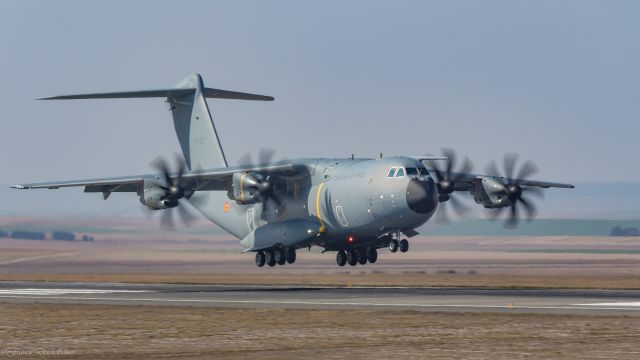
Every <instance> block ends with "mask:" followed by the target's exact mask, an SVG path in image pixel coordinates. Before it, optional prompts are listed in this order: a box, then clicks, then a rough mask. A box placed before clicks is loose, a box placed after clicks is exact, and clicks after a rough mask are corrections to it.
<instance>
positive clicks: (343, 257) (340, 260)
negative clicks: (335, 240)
mask: <svg viewBox="0 0 640 360" xmlns="http://www.w3.org/2000/svg"><path fill="white" fill-rule="evenodd" d="M336 263H337V264H338V266H344V265H345V264H346V263H347V254H345V252H344V251H343V250H340V251H338V253H337V254H336Z"/></svg>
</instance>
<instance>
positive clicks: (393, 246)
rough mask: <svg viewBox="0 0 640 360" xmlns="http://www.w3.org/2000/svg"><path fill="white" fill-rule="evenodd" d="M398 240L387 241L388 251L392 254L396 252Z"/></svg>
mask: <svg viewBox="0 0 640 360" xmlns="http://www.w3.org/2000/svg"><path fill="white" fill-rule="evenodd" d="M398 246H399V244H398V240H395V239H394V240H391V241H389V251H391V252H392V253H394V252H396V251H398Z"/></svg>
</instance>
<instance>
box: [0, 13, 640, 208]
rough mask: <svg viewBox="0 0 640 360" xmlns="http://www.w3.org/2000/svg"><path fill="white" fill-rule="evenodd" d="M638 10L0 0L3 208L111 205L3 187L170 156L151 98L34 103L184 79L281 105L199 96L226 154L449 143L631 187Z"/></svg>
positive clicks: (483, 157)
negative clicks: (268, 97) (199, 77)
mask: <svg viewBox="0 0 640 360" xmlns="http://www.w3.org/2000/svg"><path fill="white" fill-rule="evenodd" d="M639 13H640V2H637V1H610V2H604V1H544V0H543V1H506V0H505V1H456V2H452V1H348V2H347V1H323V2H311V1H226V2H223V1H180V2H175V1H108V2H87V1H56V2H52V1H23V0H21V1H12V0H4V1H2V2H0V49H2V50H1V54H2V56H0V105H2V112H1V114H2V115H1V116H0V125H1V129H2V130H1V132H0V133H1V134H2V145H1V148H0V149H1V150H2V151H0V186H2V188H3V190H1V191H0V197H4V198H5V199H6V201H3V202H2V203H3V204H2V205H1V206H0V213H1V212H11V211H12V210H15V211H18V212H29V211H30V209H31V210H34V211H35V209H36V208H38V209H40V208H42V209H50V211H55V209H56V208H59V209H62V210H63V211H64V209H65V207H64V206H62V205H65V204H60V202H63V203H65V202H67V201H68V202H73V203H74V204H77V206H76V207H74V209H78V210H77V211H81V210H79V209H82V208H86V209H87V211H89V212H91V211H93V208H94V207H96V206H98V207H103V206H104V207H103V210H101V211H111V212H118V211H122V209H123V208H122V206H123V205H122V204H123V202H118V201H119V200H116V201H115V202H114V203H113V205H106V206H105V205H103V204H102V203H98V202H97V200H96V199H95V198H92V199H91V200H80V198H81V197H83V194H81V193H80V192H79V191H78V190H75V192H69V191H65V192H64V193H63V194H64V195H63V196H61V195H56V194H52V192H46V191H45V192H41V193H37V194H29V195H27V194H20V196H18V195H16V194H15V193H9V191H13V190H6V186H7V185H9V184H13V183H22V182H37V181H45V180H64V179H76V178H92V177H107V176H120V175H133V174H143V173H148V172H149V171H150V168H149V163H150V162H151V161H152V160H153V159H155V158H156V157H157V156H171V155H172V154H173V153H175V152H178V151H179V146H178V142H177V139H176V137H175V134H174V130H173V126H172V122H171V117H170V114H169V113H168V112H167V109H166V107H165V106H164V103H163V101H162V99H126V100H83V101H59V102H54V101H49V102H47V101H35V100H34V99H36V98H40V97H45V96H52V95H61V94H68V93H83V92H100V91H119V90H139V89H153V88H166V87H169V86H171V85H173V84H175V83H176V82H178V81H179V80H181V79H182V78H184V77H185V76H187V75H189V74H191V73H195V72H197V73H200V74H202V76H203V78H204V81H205V84H206V85H207V86H209V87H214V88H221V89H228V90H237V91H246V92H255V93H259V94H266V95H272V96H274V97H275V98H276V101H275V102H251V101H238V100H215V99H209V105H210V108H211V110H212V113H213V117H214V120H215V122H216V126H217V129H218V132H219V134H220V137H221V140H222V146H223V147H224V150H225V152H226V155H227V158H228V159H229V160H230V162H231V163H234V162H235V160H236V159H238V158H240V157H241V156H242V155H243V154H244V153H246V152H248V151H251V152H257V150H258V149H260V148H263V147H267V148H273V149H275V150H276V151H277V156H278V157H282V158H296V157H347V156H350V154H352V153H354V154H355V155H356V156H360V157H375V156H377V154H379V153H380V152H382V153H384V154H385V155H395V154H426V153H431V154H434V153H437V152H438V151H439V149H440V148H443V147H451V148H454V149H456V150H457V151H458V153H459V154H462V155H468V156H470V157H471V159H472V160H473V162H474V163H475V164H476V171H478V172H482V170H483V168H484V166H485V164H487V163H488V162H489V161H490V160H491V159H498V160H500V159H501V158H502V155H503V154H504V153H507V152H515V153H519V154H520V155H521V158H522V159H532V160H534V161H535V163H536V164H537V165H538V167H539V168H540V169H541V171H540V173H539V174H538V176H537V178H539V179H542V180H550V181H561V182H575V183H580V182H589V183H598V182H607V183H610V182H625V183H634V182H639V181H640V167H639V166H637V164H638V161H637V154H638V149H639V146H638V142H637V138H638V134H639V133H640V131H639V130H640V122H639V121H638V119H639V114H640V88H639V85H638V84H640V66H639V64H640V41H638V38H637V34H639V33H640V22H639V21H637V16H638V14H639ZM16 201H17V202H20V203H19V204H16V203H15V202H16ZM127 201H128V202H129V203H131V205H127V206H137V200H136V199H128V200H127ZM89 204H91V205H90V206H88V205H89ZM134 204H136V205H134ZM594 204H595V203H594ZM16 209H18V210H16ZM561 210H562V209H560V210H558V211H561ZM74 211H76V210H74Z"/></svg>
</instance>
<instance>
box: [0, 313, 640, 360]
mask: <svg viewBox="0 0 640 360" xmlns="http://www.w3.org/2000/svg"><path fill="white" fill-rule="evenodd" d="M639 337H640V326H639V325H638V324H637V318H630V317H623V316H620V317H613V316H611V317H609V316H607V317H604V316H596V317H593V316H573V315H517V314H474V313H464V314H463V313H460V314H458V313H425V312H410V311H384V312H383V311H347V310H336V311H326V310H285V309H218V308H188V307H153V306H108V305H64V304H2V307H0V339H2V341H1V343H0V351H4V352H5V354H6V353H7V352H9V351H19V350H22V351H25V350H28V349H34V348H40V349H44V350H48V351H51V350H56V349H61V350H66V351H70V352H72V353H73V354H74V355H73V356H69V357H70V358H87V359H116V358H117V359H142V358H154V359H157V358H182V359H247V358H260V359H285V358H288V359H302V358H304V359H327V358H350V359H389V358H406V359H427V358H428V359H509V360H513V359H638V358H640V343H639V342H638V338H639ZM17 358H23V357H17ZM52 358H55V356H52ZM58 358H60V357H59V356H58Z"/></svg>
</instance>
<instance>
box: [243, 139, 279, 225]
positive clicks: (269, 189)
mask: <svg viewBox="0 0 640 360" xmlns="http://www.w3.org/2000/svg"><path fill="white" fill-rule="evenodd" d="M274 155H275V150H273V149H269V148H261V149H260V150H259V152H258V159H257V160H258V161H257V162H253V158H252V156H251V154H250V153H249V152H247V153H245V154H244V155H242V156H241V157H240V158H239V159H238V164H239V165H246V166H248V167H251V168H253V167H258V166H263V165H268V164H269V163H271V162H272V161H273V158H274ZM277 180H278V179H276V178H275V177H274V176H271V175H267V176H266V177H264V178H262V179H256V180H255V181H250V182H248V183H247V187H249V188H251V189H253V192H254V193H255V194H256V196H257V200H258V201H259V202H261V203H263V209H264V210H265V212H266V213H274V214H279V213H284V212H285V211H286V205H285V198H284V197H283V195H282V194H281V193H279V192H278V191H276V185H275V182H276V181H277ZM245 181H246V180H245Z"/></svg>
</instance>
